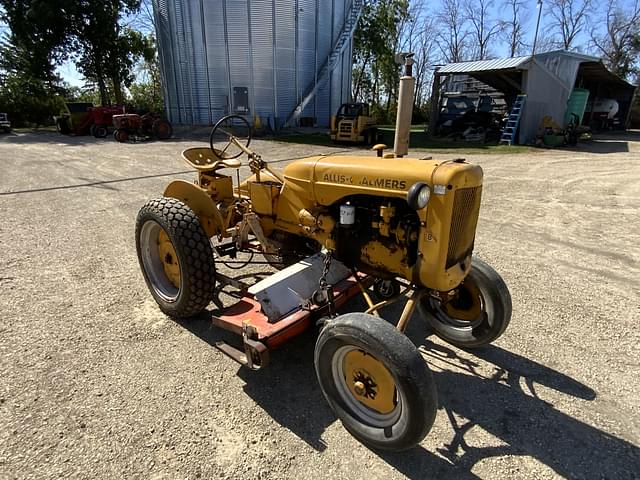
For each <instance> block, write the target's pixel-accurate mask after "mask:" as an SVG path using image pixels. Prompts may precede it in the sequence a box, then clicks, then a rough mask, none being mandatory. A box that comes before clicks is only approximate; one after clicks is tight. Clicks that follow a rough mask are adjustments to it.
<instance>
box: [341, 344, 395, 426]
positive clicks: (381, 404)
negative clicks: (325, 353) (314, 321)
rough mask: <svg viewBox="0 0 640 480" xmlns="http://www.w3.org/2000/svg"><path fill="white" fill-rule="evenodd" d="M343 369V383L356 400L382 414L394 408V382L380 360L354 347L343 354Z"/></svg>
mask: <svg viewBox="0 0 640 480" xmlns="http://www.w3.org/2000/svg"><path fill="white" fill-rule="evenodd" d="M343 371H344V375H345V383H346V385H347V387H348V388H349V390H350V391H351V394H352V395H353V397H354V398H355V399H356V400H358V401H359V402H360V403H362V404H363V405H365V406H366V407H368V408H370V409H372V410H375V411H376V412H378V413H381V414H383V415H384V414H388V413H391V412H392V411H393V410H394V408H395V407H396V405H397V395H396V384H395V382H394V381H393V377H392V376H391V374H390V373H389V370H387V369H386V367H385V366H384V365H383V364H382V362H380V361H378V360H376V359H375V358H374V357H373V356H371V355H369V354H368V353H366V352H364V351H362V350H355V349H354V350H351V351H349V352H348V353H347V354H346V355H345V356H344V366H343Z"/></svg>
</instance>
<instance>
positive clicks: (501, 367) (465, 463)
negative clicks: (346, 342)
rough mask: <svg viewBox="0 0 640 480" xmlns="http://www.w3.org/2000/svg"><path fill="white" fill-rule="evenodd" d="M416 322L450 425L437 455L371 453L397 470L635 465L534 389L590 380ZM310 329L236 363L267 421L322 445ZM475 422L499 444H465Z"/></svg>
mask: <svg viewBox="0 0 640 480" xmlns="http://www.w3.org/2000/svg"><path fill="white" fill-rule="evenodd" d="M347 307H348V308H347V309H348V310H353V311H362V307H363V306H362V305H361V304H360V301H359V299H354V301H351V302H350V303H349V304H348V305H347ZM401 308H402V305H400V306H395V307H392V308H390V310H399V309H401ZM343 313H346V312H343ZM383 316H385V315H384V314H383ZM386 316H388V318H397V317H398V312H391V311H388V312H387V315H386ZM185 327H186V328H189V330H190V331H192V333H194V334H195V335H198V336H199V337H200V338H202V339H203V340H205V341H207V342H208V343H210V344H211V345H213V344H214V343H215V341H218V340H220V339H225V337H226V338H228V339H230V342H233V336H232V335H230V336H228V337H227V335H226V334H224V333H221V332H220V331H218V330H217V329H215V328H211V327H210V326H209V325H208V322H206V321H205V320H203V321H202V322H196V323H195V324H193V323H192V324H190V325H189V326H187V325H185ZM425 328H426V325H425V323H424V322H423V321H422V320H421V319H420V318H418V315H416V316H415V317H414V318H413V321H412V322H411V323H410V328H409V331H408V332H407V334H408V336H409V337H410V338H411V339H412V340H413V341H414V343H416V344H417V345H420V351H421V352H422V354H423V356H424V357H425V359H426V361H427V363H428V364H429V365H430V367H431V370H432V373H433V375H434V380H435V382H436V385H437V389H438V396H439V406H438V410H439V411H438V416H439V418H440V419H442V417H443V416H445V417H446V418H447V419H448V421H449V423H450V426H451V429H452V430H453V434H452V436H450V437H448V438H443V439H441V441H439V442H438V443H439V444H440V445H441V446H440V447H439V448H437V450H436V451H437V454H436V453H435V452H431V451H428V450H426V449H425V448H423V447H422V446H418V447H415V448H413V449H411V450H409V451H406V452H401V453H388V452H375V453H376V454H377V455H379V456H380V458H382V459H383V460H384V461H386V462H387V463H388V464H390V465H391V466H393V467H394V468H395V469H397V470H398V471H399V472H401V473H402V474H404V475H406V476H407V477H409V478H414V479H424V478H438V479H441V478H452V479H453V478H455V479H460V478H462V479H467V478H478V477H477V476H476V475H475V474H474V473H473V472H472V469H473V468H474V466H475V465H477V464H479V463H481V462H482V461H483V460H485V459H488V458H491V457H501V456H518V457H520V456H526V457H531V458H533V459H535V460H537V461H539V462H541V463H543V464H545V465H546V466H548V467H549V468H550V469H552V470H553V471H554V472H556V473H557V474H558V475H561V476H563V477H567V478H616V479H622V478H634V477H635V475H636V474H637V472H638V471H639V469H640V449H638V447H637V446H635V445H633V444H632V443H629V442H627V441H625V440H623V439H620V438H617V437H615V436H613V435H611V434H609V433H606V432H603V431H601V430H599V429H597V428H594V427H592V426H590V425H588V424H586V423H584V422H581V421H580V420H578V419H576V418H573V417H571V416H569V415H567V414H566V413H563V412H561V411H560V410H558V409H556V408H555V407H554V405H552V404H550V403H548V402H546V401H544V400H543V399H541V398H540V397H539V396H538V394H537V392H536V389H537V388H546V389H553V390H555V391H556V392H558V393H561V394H562V395H566V396H568V397H570V398H571V399H572V401H575V402H577V403H580V402H589V401H593V400H594V399H595V398H596V392H594V391H593V390H592V389H591V388H589V387H588V386H586V385H584V384H582V383H580V382H578V381H576V380H574V379H572V378H571V377H569V376H567V375H565V374H563V373H561V372H558V371H556V370H554V369H551V368H549V367H546V366H544V365H542V364H539V363H537V362H534V361H532V360H529V359H527V358H525V357H522V356H520V355H517V354H515V353H512V352H509V351H508V350H505V349H503V348H501V347H498V346H495V345H491V346H488V347H484V348H482V349H478V350H474V351H473V355H470V354H466V353H465V352H461V351H459V350H457V349H455V348H453V347H449V346H445V345H443V344H441V343H435V342H432V341H430V340H429V339H426V340H425V335H424V332H425ZM316 334H317V331H314V329H312V330H310V331H309V332H307V333H305V334H303V335H301V336H299V337H298V338H297V339H294V340H293V341H291V342H289V343H288V344H287V345H285V346H284V347H282V348H281V349H279V350H277V351H275V352H273V353H272V355H271V363H270V364H269V366H268V367H267V368H265V369H264V370H263V371H257V372H256V371H251V370H249V369H246V368H240V369H239V370H238V376H239V377H240V378H242V379H243V380H244V381H245V383H246V385H245V386H244V387H243V388H244V391H245V393H246V394H247V395H249V396H250V397H251V398H252V399H253V400H254V401H255V402H256V403H257V404H258V405H260V407H262V408H263V409H264V410H265V412H267V413H268V414H269V415H270V416H271V417H272V418H273V419H274V420H275V421H277V422H278V423H279V424H280V425H282V426H283V427H285V428H287V429H288V430H290V431H291V432H293V433H294V434H295V435H297V436H298V437H299V438H300V439H302V440H303V441H305V442H306V443H307V444H308V445H310V446H311V447H313V448H314V449H316V450H317V451H324V450H325V449H326V447H327V446H326V444H325V443H324V441H323V439H322V435H323V433H324V431H325V430H326V429H327V427H329V426H330V425H332V424H333V423H334V422H335V421H336V417H335V415H334V414H333V412H332V411H331V410H330V408H329V406H328V405H327V403H326V401H325V399H324V397H323V395H322V392H321V390H320V387H319V385H318V383H317V381H316V374H315V369H314V365H313V350H314V345H315V338H316ZM235 343H236V344H237V339H236V341H235ZM487 372H491V373H489V374H487ZM523 385H524V387H523ZM583 405H584V407H583V408H588V407H587V404H586V403H584V404H583ZM474 427H479V428H481V429H482V430H484V431H486V432H488V433H489V434H491V435H493V436H494V437H495V438H497V439H499V442H498V443H500V445H498V446H495V445H493V446H487V447H478V446H474V445H473V443H475V442H470V443H472V444H469V443H467V440H466V439H465V435H466V434H467V432H469V431H470V430H472V429H473V428H474Z"/></svg>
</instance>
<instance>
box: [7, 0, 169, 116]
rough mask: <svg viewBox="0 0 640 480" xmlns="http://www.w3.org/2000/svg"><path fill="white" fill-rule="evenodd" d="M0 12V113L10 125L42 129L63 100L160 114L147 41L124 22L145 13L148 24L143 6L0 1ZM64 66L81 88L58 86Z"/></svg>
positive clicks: (110, 1) (107, 0)
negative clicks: (132, 105) (136, 106)
mask: <svg viewBox="0 0 640 480" xmlns="http://www.w3.org/2000/svg"><path fill="white" fill-rule="evenodd" d="M0 8H1V10H0V20H2V22H3V23H4V24H5V25H6V26H7V31H6V32H5V33H4V34H3V35H2V38H0V111H5V112H7V113H9V115H10V118H11V119H12V121H13V122H14V124H17V125H20V124H33V125H40V124H46V123H50V121H51V117H52V115H54V114H56V113H58V112H59V110H60V108H61V107H62V103H63V98H67V99H70V100H81V101H92V102H94V103H96V104H102V105H110V104H114V103H115V104H125V103H126V102H129V101H136V100H137V103H147V105H143V106H145V107H148V108H160V109H162V108H163V107H162V95H161V90H160V84H159V81H160V79H159V72H158V68H157V60H156V57H157V55H156V46H155V38H154V35H153V33H152V31H151V30H149V29H147V32H148V33H143V31H142V30H143V29H141V28H137V26H136V25H135V24H134V23H133V22H132V20H135V19H137V18H140V17H144V16H145V13H146V16H147V17H149V18H152V14H151V10H150V5H149V2H144V3H143V2H141V0H57V1H55V2H51V1H49V0H0ZM65 62H72V63H73V64H74V65H75V67H76V69H77V70H78V71H79V72H80V73H81V74H82V75H83V76H84V78H85V79H86V87H85V88H78V87H72V86H70V85H68V84H65V83H64V82H63V80H62V79H61V78H60V76H59V74H58V73H57V69H58V68H59V67H60V66H61V65H63V64H64V63H65ZM136 70H141V71H136ZM140 74H141V75H140ZM136 77H140V78H141V79H142V81H140V80H139V79H138V81H135V80H136ZM136 96H137V97H139V98H136Z"/></svg>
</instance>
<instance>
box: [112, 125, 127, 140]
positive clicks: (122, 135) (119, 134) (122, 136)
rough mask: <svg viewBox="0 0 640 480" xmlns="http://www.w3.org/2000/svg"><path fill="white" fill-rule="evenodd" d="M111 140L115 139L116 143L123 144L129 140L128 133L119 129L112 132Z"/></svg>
mask: <svg viewBox="0 0 640 480" xmlns="http://www.w3.org/2000/svg"><path fill="white" fill-rule="evenodd" d="M113 138H115V139H116V141H118V142H120V143H124V142H126V141H127V140H129V133H128V132H127V131H126V130H123V129H120V128H119V129H117V130H114V132H113Z"/></svg>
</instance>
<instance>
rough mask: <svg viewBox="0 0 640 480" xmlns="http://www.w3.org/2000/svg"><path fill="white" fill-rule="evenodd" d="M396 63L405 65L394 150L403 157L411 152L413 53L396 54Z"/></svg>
mask: <svg viewBox="0 0 640 480" xmlns="http://www.w3.org/2000/svg"><path fill="white" fill-rule="evenodd" d="M396 63H398V64H400V65H404V67H405V73H404V76H402V77H400V88H399V89H398V112H397V113H396V136H395V139H394V141H393V152H394V153H395V156H396V157H398V158H401V157H403V156H405V155H406V154H408V153H409V135H410V134H411V116H412V114H413V95H414V91H415V87H416V79H415V78H414V77H413V72H412V70H413V69H412V66H413V63H414V62H413V53H398V54H396Z"/></svg>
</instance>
